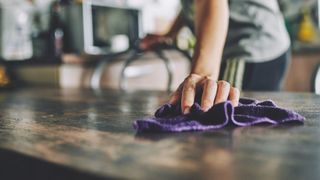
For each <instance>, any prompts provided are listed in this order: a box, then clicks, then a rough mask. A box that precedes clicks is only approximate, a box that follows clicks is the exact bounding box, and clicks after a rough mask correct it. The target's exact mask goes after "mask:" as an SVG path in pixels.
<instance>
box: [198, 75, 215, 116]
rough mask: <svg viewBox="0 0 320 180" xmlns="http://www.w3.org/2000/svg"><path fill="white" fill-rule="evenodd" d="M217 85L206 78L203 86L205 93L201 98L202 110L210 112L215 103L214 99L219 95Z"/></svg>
mask: <svg viewBox="0 0 320 180" xmlns="http://www.w3.org/2000/svg"><path fill="white" fill-rule="evenodd" d="M217 88H218V87H217V83H216V82H215V81H214V80H213V79H210V78H208V77H207V78H206V80H205V82H204V86H203V93H202V98H201V109H202V110H203V111H208V109H210V108H211V107H212V105H213V103H214V99H215V97H216V93H217Z"/></svg>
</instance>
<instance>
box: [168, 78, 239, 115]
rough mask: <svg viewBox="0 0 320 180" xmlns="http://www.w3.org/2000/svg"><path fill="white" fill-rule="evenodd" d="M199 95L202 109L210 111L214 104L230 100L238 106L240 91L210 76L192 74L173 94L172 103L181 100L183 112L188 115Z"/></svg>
mask: <svg viewBox="0 0 320 180" xmlns="http://www.w3.org/2000/svg"><path fill="white" fill-rule="evenodd" d="M199 93H200V94H199ZM199 95H201V109H202V110H203V111H208V110H209V109H210V108H211V107H212V106H213V105H214V104H217V103H221V102H224V101H227V100H230V101H231V103H232V105H233V106H238V102H239V97H240V91H239V90H238V89H237V88H234V87H231V86H230V84H229V83H228V82H226V81H218V82H216V81H215V80H213V79H212V78H211V77H208V76H205V77H203V76H200V75H197V74H190V75H189V76H188V77H187V78H186V79H185V80H184V81H183V82H182V83H181V84H180V86H179V87H178V89H177V90H176V91H175V92H174V93H173V94H172V96H171V98H170V103H171V104H176V103H178V102H180V100H181V110H182V112H183V114H187V113H189V112H190V107H191V106H192V105H193V103H194V101H195V97H196V96H199Z"/></svg>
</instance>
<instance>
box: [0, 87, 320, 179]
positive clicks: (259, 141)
mask: <svg viewBox="0 0 320 180" xmlns="http://www.w3.org/2000/svg"><path fill="white" fill-rule="evenodd" d="M243 96H246V97H252V98H258V99H260V100H265V99H273V100H274V101H275V102H276V103H277V104H279V105H280V106H282V107H286V108H289V109H293V110H296V111H298V112H300V113H301V114H302V115H304V116H305V117H306V118H307V120H306V122H305V124H304V125H299V126H298V125H283V126H257V127H245V128H228V129H220V130H216V131H210V132H193V133H180V134H178V133H177V134H139V135H138V134H135V131H134V130H133V128H132V122H133V120H135V119H137V118H141V117H144V116H148V115H152V113H153V111H154V110H155V109H156V108H157V107H158V106H160V105H161V104H162V103H164V102H165V101H166V100H167V98H168V94H167V93H165V92H157V91H134V92H120V91H111V90H105V91H100V92H95V91H91V90H76V89H43V88H30V89H21V90H15V91H11V92H0V116H1V119H0V169H1V170H0V171H1V173H0V177H6V178H7V179H9V178H10V179H12V178H19V179H21V178H26V179H30V178H32V179H104V178H110V177H112V178H121V179H122V178H125V179H320V171H319V170H320V153H319V152H320V138H319V137H320V129H319V127H320V97H319V96H316V95H314V94H308V93H267V92H265V93H264V92H262V93H255V92H247V93H244V94H243ZM1 179H3V178H1Z"/></svg>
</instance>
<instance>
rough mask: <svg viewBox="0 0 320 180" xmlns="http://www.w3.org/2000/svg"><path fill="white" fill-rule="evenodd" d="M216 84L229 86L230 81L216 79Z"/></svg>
mask: <svg viewBox="0 0 320 180" xmlns="http://www.w3.org/2000/svg"><path fill="white" fill-rule="evenodd" d="M218 85H220V86H223V87H227V86H230V83H229V82H227V81H218Z"/></svg>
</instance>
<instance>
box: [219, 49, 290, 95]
mask: <svg viewBox="0 0 320 180" xmlns="http://www.w3.org/2000/svg"><path fill="white" fill-rule="evenodd" d="M290 59H291V51H287V52H286V53H284V54H283V55H281V56H279V57H278V58H276V59H274V60H271V61H267V62H261V63H245V65H244V67H245V68H244V72H243V77H242V83H241V84H242V85H241V87H242V88H241V89H242V90H248V91H279V90H281V89H282V85H283V80H284V76H285V74H286V70H287V67H288V65H289V62H290ZM225 69H226V62H224V63H222V64H221V70H220V79H222V77H223V74H224V73H225V72H224V71H225ZM231 84H232V83H231Z"/></svg>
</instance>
